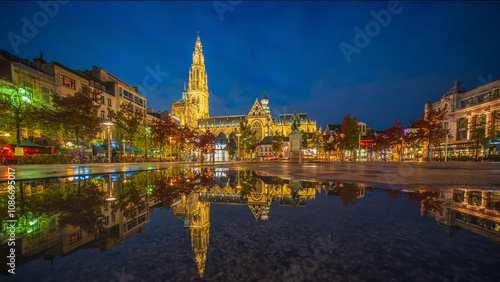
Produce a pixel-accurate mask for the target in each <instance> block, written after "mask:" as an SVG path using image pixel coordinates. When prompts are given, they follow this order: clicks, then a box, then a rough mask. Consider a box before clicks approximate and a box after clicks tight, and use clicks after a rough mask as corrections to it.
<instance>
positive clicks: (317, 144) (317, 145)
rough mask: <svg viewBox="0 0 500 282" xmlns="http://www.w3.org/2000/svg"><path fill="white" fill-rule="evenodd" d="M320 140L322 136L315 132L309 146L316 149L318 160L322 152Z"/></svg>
mask: <svg viewBox="0 0 500 282" xmlns="http://www.w3.org/2000/svg"><path fill="white" fill-rule="evenodd" d="M322 138H323V136H321V134H320V133H319V132H316V133H315V134H314V135H313V136H312V138H311V144H312V145H313V146H314V148H315V149H316V159H318V156H319V155H320V154H321V152H322V151H323V142H321V139H322Z"/></svg>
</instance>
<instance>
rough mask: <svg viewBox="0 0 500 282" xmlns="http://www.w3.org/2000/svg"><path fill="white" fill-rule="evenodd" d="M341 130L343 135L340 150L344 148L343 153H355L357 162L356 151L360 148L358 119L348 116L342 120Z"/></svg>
mask: <svg viewBox="0 0 500 282" xmlns="http://www.w3.org/2000/svg"><path fill="white" fill-rule="evenodd" d="M340 130H341V131H342V135H343V136H342V139H341V140H340V144H339V145H340V148H342V151H344V150H348V151H353V157H354V161H356V151H355V150H354V149H355V148H357V147H358V144H359V135H360V131H359V126H358V117H357V116H354V117H352V118H351V115H350V114H346V115H345V116H344V118H343V119H342V124H341V125H340Z"/></svg>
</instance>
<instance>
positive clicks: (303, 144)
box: [300, 132, 309, 149]
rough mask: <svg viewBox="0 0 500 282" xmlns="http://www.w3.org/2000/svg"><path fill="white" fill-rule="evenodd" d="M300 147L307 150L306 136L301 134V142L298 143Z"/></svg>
mask: <svg viewBox="0 0 500 282" xmlns="http://www.w3.org/2000/svg"><path fill="white" fill-rule="evenodd" d="M300 146H301V147H302V149H307V147H308V146H309V141H307V134H306V133H304V132H302V140H301V142H300Z"/></svg>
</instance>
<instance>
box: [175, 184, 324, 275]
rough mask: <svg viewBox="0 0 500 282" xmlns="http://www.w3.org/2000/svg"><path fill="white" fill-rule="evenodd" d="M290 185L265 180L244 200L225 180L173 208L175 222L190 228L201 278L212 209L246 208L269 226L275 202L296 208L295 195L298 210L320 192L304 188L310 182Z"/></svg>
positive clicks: (239, 191) (183, 200) (200, 189)
mask: <svg viewBox="0 0 500 282" xmlns="http://www.w3.org/2000/svg"><path fill="white" fill-rule="evenodd" d="M222 180H224V181H222ZM287 182H288V181H286V180H285V181H284V183H279V184H273V181H272V180H270V179H268V178H265V177H262V178H261V179H258V180H257V181H256V183H255V186H254V187H252V189H251V191H250V193H249V195H247V197H244V196H242V194H241V192H242V189H243V188H242V187H241V186H240V185H235V187H231V186H230V184H229V181H227V179H226V178H224V177H221V178H219V179H216V183H217V184H216V185H215V186H214V187H212V188H210V190H207V189H206V188H199V189H198V190H197V191H196V192H195V193H191V194H189V195H187V196H186V195H183V196H181V199H180V200H179V201H177V202H176V203H174V204H173V206H174V216H175V218H179V219H182V220H183V221H184V227H186V228H189V231H190V234H191V247H192V248H193V251H194V254H195V261H196V264H197V266H198V272H199V274H200V277H203V273H204V271H205V263H206V254H207V250H208V243H209V228H210V205H211V204H229V205H246V206H248V208H249V209H250V211H251V212H252V215H253V216H254V218H255V220H258V219H259V218H260V219H261V221H262V223H263V224H264V225H265V223H266V222H267V221H268V219H269V211H270V208H271V202H272V201H274V200H278V201H279V202H280V205H283V204H284V205H289V204H290V203H291V204H290V205H294V204H293V203H294V201H293V199H292V195H293V194H294V193H295V195H296V198H297V199H299V201H298V203H299V205H298V206H305V204H306V203H307V202H308V201H309V200H310V199H314V198H315V196H316V191H317V189H320V188H319V187H318V188H316V186H315V185H310V184H308V185H309V186H311V187H306V188H304V187H302V186H304V185H306V182H303V183H304V185H302V184H301V183H302V182H300V181H299V184H300V185H302V186H300V189H290V187H289V184H288V183H287ZM306 186H307V185H306ZM280 199H281V200H282V201H280ZM289 202H290V203H289ZM295 206H297V205H294V207H295Z"/></svg>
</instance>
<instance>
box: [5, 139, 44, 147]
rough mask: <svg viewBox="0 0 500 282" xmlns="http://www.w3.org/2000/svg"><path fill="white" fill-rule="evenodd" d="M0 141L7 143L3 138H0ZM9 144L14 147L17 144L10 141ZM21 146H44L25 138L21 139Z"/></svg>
mask: <svg viewBox="0 0 500 282" xmlns="http://www.w3.org/2000/svg"><path fill="white" fill-rule="evenodd" d="M0 142H2V143H7V142H6V141H5V140H0ZM10 145H12V146H14V147H16V146H17V142H13V143H10ZM21 147H36V148H45V146H42V145H40V144H37V143H33V142H30V141H26V140H21Z"/></svg>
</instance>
